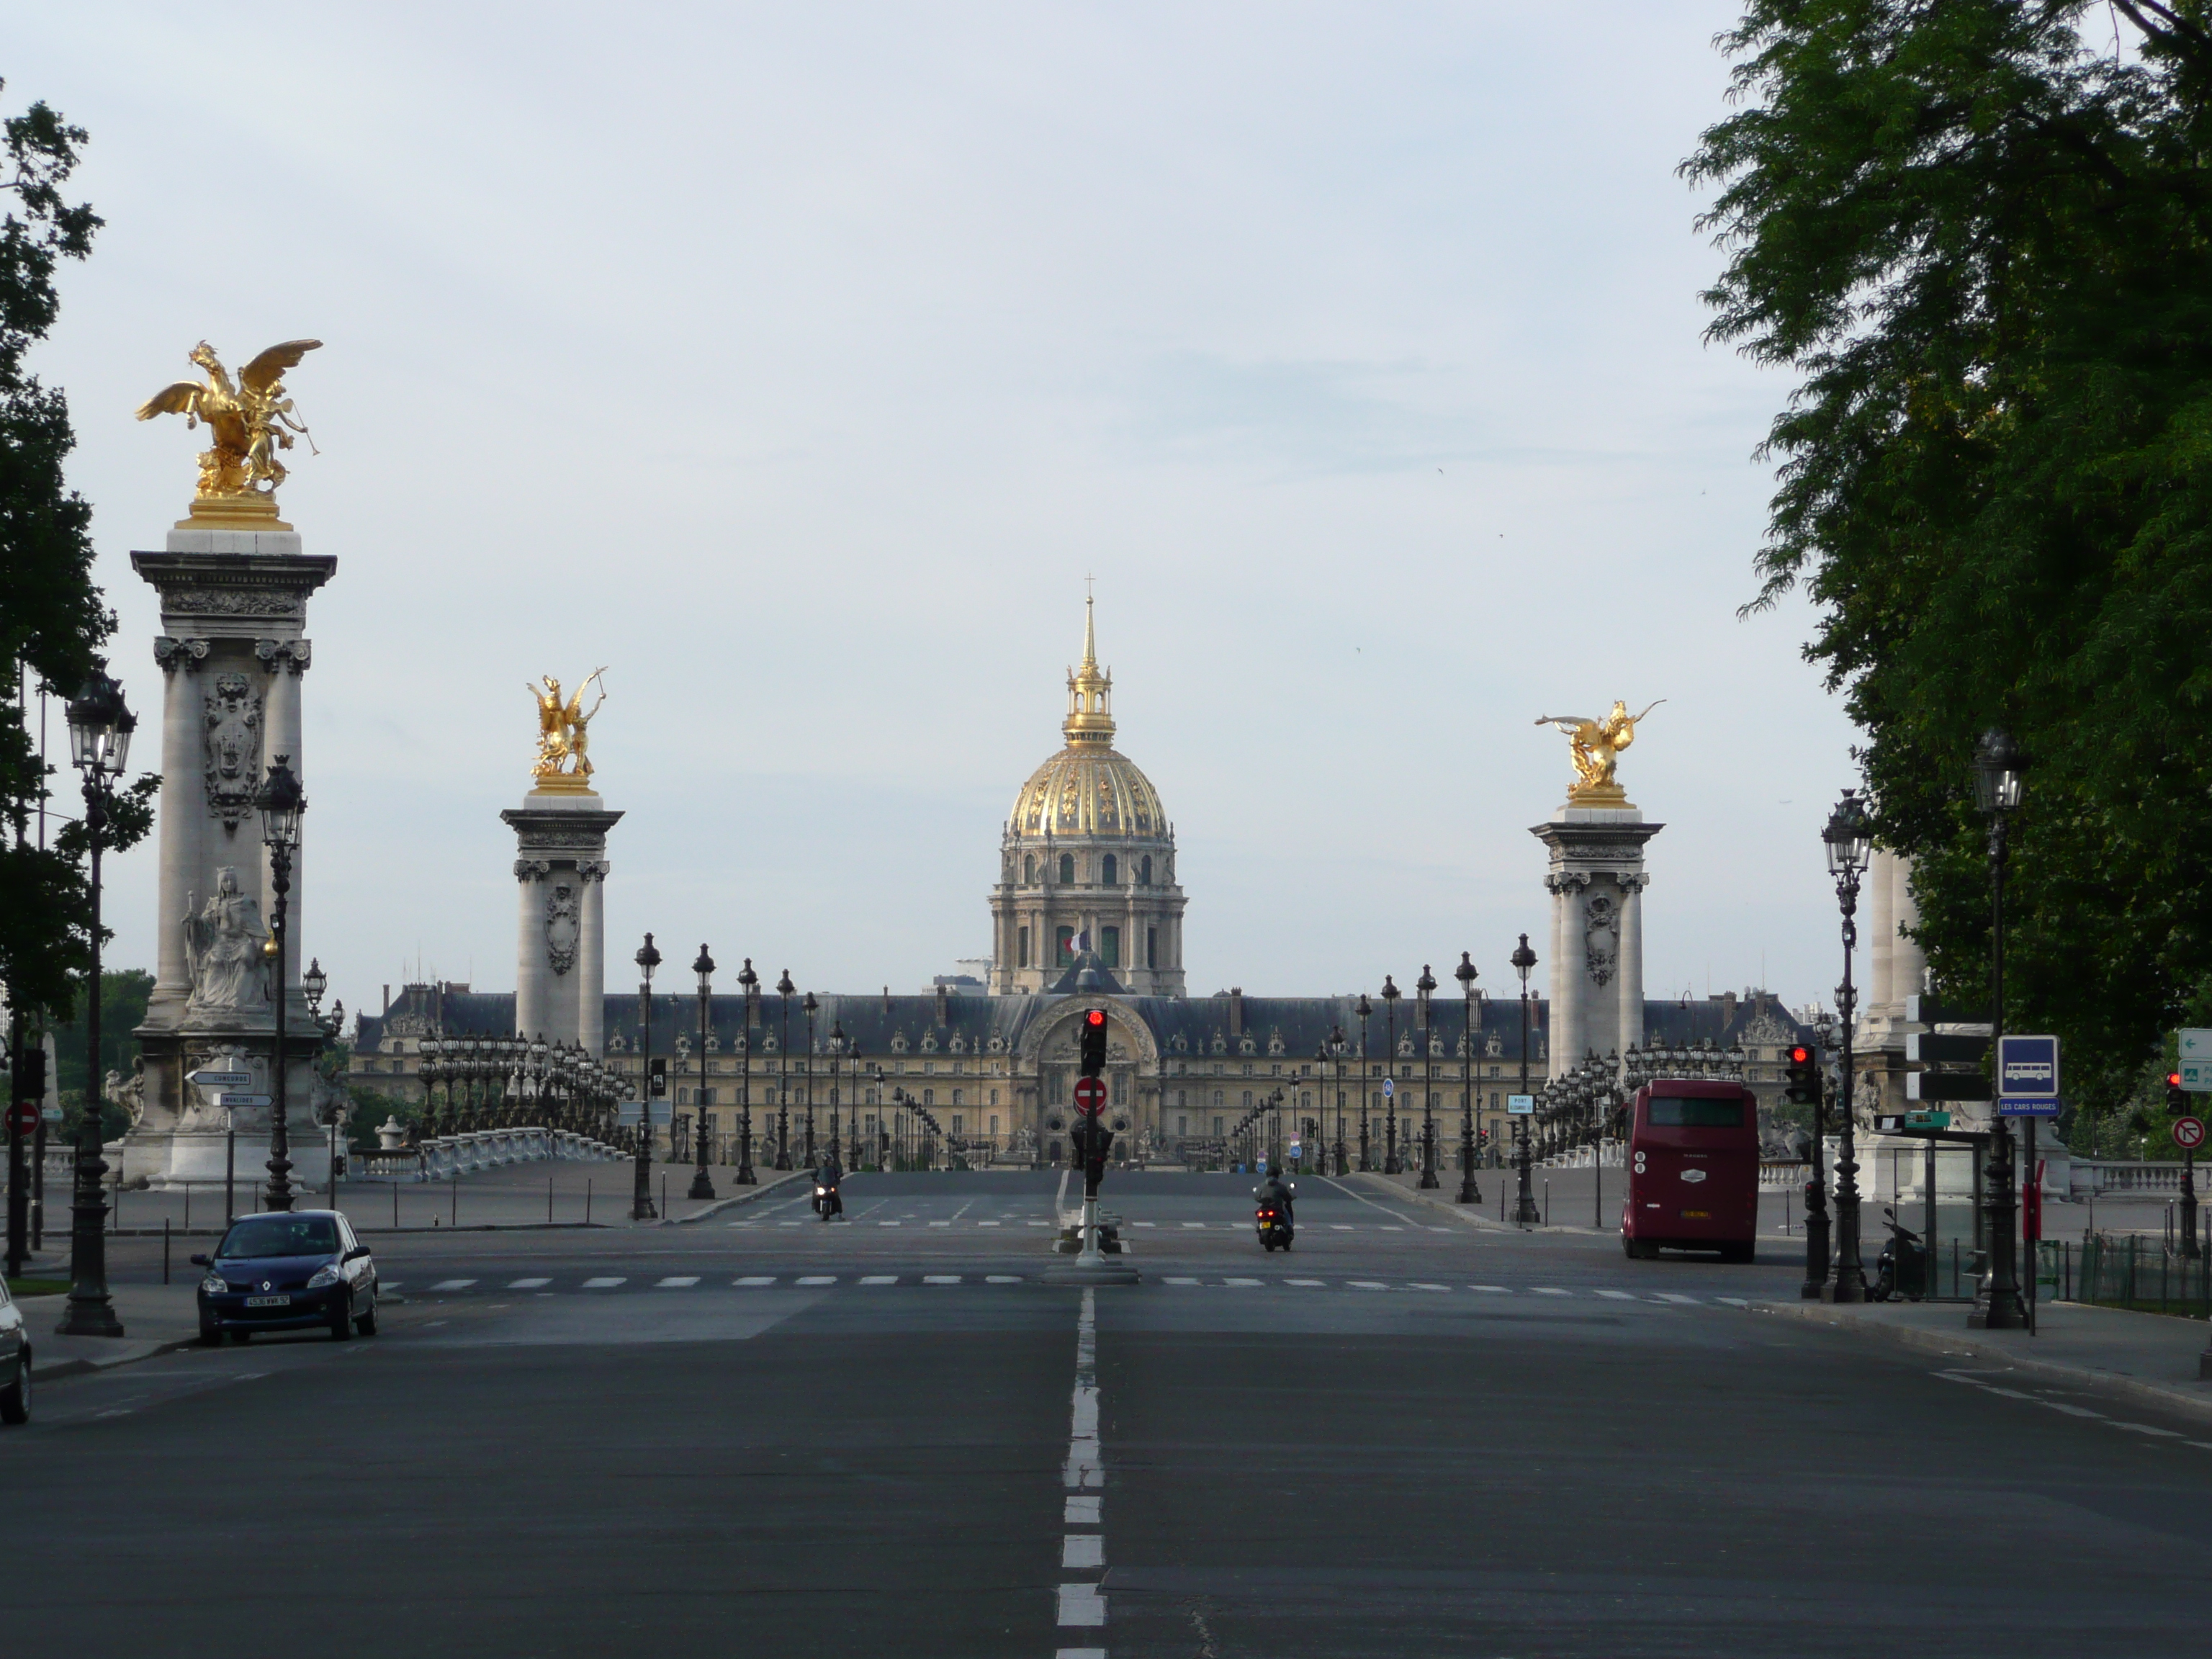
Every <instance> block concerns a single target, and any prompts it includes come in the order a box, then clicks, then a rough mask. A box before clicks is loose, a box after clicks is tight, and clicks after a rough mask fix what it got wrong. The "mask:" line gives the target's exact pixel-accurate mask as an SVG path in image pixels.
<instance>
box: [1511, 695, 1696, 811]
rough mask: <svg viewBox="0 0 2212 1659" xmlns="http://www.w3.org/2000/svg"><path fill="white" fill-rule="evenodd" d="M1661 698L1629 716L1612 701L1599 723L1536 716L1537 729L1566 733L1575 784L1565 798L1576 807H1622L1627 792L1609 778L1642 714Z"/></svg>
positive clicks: (1569, 717)
mask: <svg viewBox="0 0 2212 1659" xmlns="http://www.w3.org/2000/svg"><path fill="white" fill-rule="evenodd" d="M1666 701H1667V699H1666V698H1664V697H1662V698H1660V699H1659V702H1655V703H1653V704H1652V705H1651V707H1650V708H1646V709H1645V710H1644V713H1643V714H1630V713H1629V712H1628V705H1627V704H1626V702H1621V701H1620V700H1619V699H1618V698H1616V699H1615V700H1614V702H1613V712H1612V713H1611V714H1607V715H1606V716H1605V718H1604V719H1602V720H1592V719H1590V717H1589V715H1587V714H1539V715H1538V716H1537V717H1536V724H1537V725H1539V726H1557V727H1558V728H1559V730H1560V731H1562V732H1565V733H1566V734H1567V743H1568V746H1569V748H1570V749H1571V751H1572V753H1573V755H1574V762H1575V781H1574V786H1573V787H1571V788H1570V789H1569V790H1568V791H1567V799H1568V800H1569V802H1571V803H1572V804H1574V805H1615V804H1625V803H1626V800H1627V794H1628V792H1627V791H1626V790H1625V789H1623V788H1622V787H1620V782H1619V781H1617V780H1616V779H1615V778H1614V776H1613V769H1614V766H1615V763H1617V762H1618V760H1619V758H1620V751H1621V750H1624V749H1626V748H1627V747H1628V745H1629V744H1632V743H1634V742H1635V741H1636V728H1637V726H1638V723H1639V722H1640V721H1642V720H1644V718H1645V716H1646V715H1649V714H1650V713H1651V709H1652V708H1657V707H1658V706H1659V703H1660V702H1666Z"/></svg>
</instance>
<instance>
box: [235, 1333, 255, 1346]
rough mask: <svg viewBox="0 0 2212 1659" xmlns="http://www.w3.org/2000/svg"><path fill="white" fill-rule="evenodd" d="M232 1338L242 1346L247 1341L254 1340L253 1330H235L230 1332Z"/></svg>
mask: <svg viewBox="0 0 2212 1659" xmlns="http://www.w3.org/2000/svg"><path fill="white" fill-rule="evenodd" d="M230 1340H232V1341H234V1342H235V1343H237V1344H238V1346H240V1347H241V1348H242V1347H244V1346H246V1344H247V1343H249V1342H251V1341H252V1340H253V1333H252V1331H233V1332H232V1333H231V1334H230Z"/></svg>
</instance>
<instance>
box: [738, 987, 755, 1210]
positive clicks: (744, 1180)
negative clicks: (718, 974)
mask: <svg viewBox="0 0 2212 1659" xmlns="http://www.w3.org/2000/svg"><path fill="white" fill-rule="evenodd" d="M738 990H740V991H741V992H743V993H744V1015H743V1017H742V1018H740V1019H739V1020H738V1176H737V1181H738V1186H740V1187H757V1186H759V1185H760V1177H759V1176H757V1175H755V1174H754V1173H753V1007H754V1005H755V1003H756V1002H757V1000H758V999H759V997H760V975H758V974H756V973H755V972H753V959H752V958H751V957H746V958H745V965H744V968H743V969H740V970H739V971H738Z"/></svg>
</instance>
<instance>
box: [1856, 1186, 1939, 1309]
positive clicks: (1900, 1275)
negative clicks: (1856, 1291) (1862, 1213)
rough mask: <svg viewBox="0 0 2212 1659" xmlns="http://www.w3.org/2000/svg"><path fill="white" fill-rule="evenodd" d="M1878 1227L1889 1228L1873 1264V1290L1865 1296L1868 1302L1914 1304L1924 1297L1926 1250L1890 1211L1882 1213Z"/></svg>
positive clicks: (1925, 1292)
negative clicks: (1881, 1219)
mask: <svg viewBox="0 0 2212 1659" xmlns="http://www.w3.org/2000/svg"><path fill="white" fill-rule="evenodd" d="M1882 1215H1883V1217H1884V1220H1883V1222H1882V1225H1884V1226H1885V1227H1887V1228H1888V1229H1889V1243H1887V1244H1885V1245H1883V1246H1882V1247H1881V1257H1880V1258H1879V1259H1878V1260H1877V1261H1875V1272H1874V1288H1873V1289H1872V1290H1871V1291H1869V1292H1868V1293H1867V1299H1868V1300H1869V1301H1871V1302H1897V1301H1906V1302H1917V1301H1919V1300H1920V1299H1921V1298H1922V1297H1924V1296H1926V1295H1927V1294H1928V1247H1927V1246H1926V1245H1925V1244H1923V1243H1921V1242H1920V1235H1919V1234H1918V1233H1916V1232H1914V1231H1912V1229H1911V1228H1910V1227H1907V1226H1905V1225H1903V1224H1902V1223H1900V1222H1899V1220H1898V1218H1897V1212H1896V1211H1895V1210H1894V1209H1890V1208H1885V1209H1884V1210H1883V1211H1882Z"/></svg>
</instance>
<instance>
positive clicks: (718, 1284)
mask: <svg viewBox="0 0 2212 1659" xmlns="http://www.w3.org/2000/svg"><path fill="white" fill-rule="evenodd" d="M481 1282H482V1281H481V1280H478V1279H439V1280H437V1281H436V1282H435V1283H434V1284H431V1285H425V1286H424V1287H422V1290H421V1291H418V1292H417V1294H418V1295H422V1296H459V1295H462V1294H465V1293H466V1292H468V1291H473V1290H475V1289H476V1288H477V1286H478V1285H479V1284H481ZM1037 1282H1039V1281H1038V1280H1036V1279H1035V1278H1033V1277H1032V1276H1030V1275H1028V1274H1024V1273H860V1274H844V1273H790V1274H786V1273H747V1274H745V1275H744V1276H743V1277H741V1278H737V1279H729V1280H726V1281H722V1280H714V1279H707V1278H705V1277H703V1276H702V1275H700V1274H696V1273H676V1274H671V1275H670V1276H668V1277H666V1278H664V1279H653V1280H652V1281H650V1282H649V1284H647V1283H641V1285H640V1288H641V1289H652V1290H657V1291H689V1290H696V1289H698V1288H699V1287H701V1286H702V1285H704V1286H706V1287H707V1288H708V1289H709V1290H712V1289H715V1288H727V1289H730V1290H739V1291H751V1290H769V1289H773V1288H775V1287H777V1286H780V1285H781V1286H790V1287H793V1288H799V1289H805V1290H827V1289H829V1288H831V1287H833V1286H837V1285H867V1286H870V1287H872V1288H882V1287H884V1286H887V1285H1028V1284H1034V1283H1037ZM1152 1282H1153V1283H1155V1284H1159V1285H1176V1286H1177V1287H1181V1288H1188V1289H1206V1288H1209V1287H1211V1288H1213V1289H1218V1290H1238V1291H1249V1290H1264V1289H1267V1288H1271V1287H1273V1288H1279V1289H1288V1290H1299V1291H1327V1290H1346V1291H1365V1292H1369V1293H1373V1292H1376V1291H1382V1292H1385V1293H1389V1292H1399V1291H1403V1292H1409V1293H1416V1294H1425V1295H1430V1296H1449V1295H1454V1294H1464V1293H1467V1292H1474V1293H1475V1294H1478V1295H1482V1296H1491V1297H1498V1296H1541V1297H1556V1298H1559V1299H1562V1300H1570V1301H1572V1300H1583V1299H1588V1300H1590V1301H1594V1302H1606V1303H1613V1304H1620V1303H1627V1304H1633V1305H1636V1306H1638V1307H1649V1308H1702V1307H1709V1306H1715V1305H1717V1306H1722V1307H1729V1308H1750V1307H1752V1306H1753V1305H1755V1304H1754V1303H1753V1299H1752V1298H1751V1297H1741V1296H1689V1295H1686V1294H1684V1293H1683V1292H1681V1291H1624V1290H1617V1289H1613V1288H1610V1287H1607V1286H1602V1285H1600V1286H1592V1287H1589V1288H1587V1289H1581V1290H1570V1289H1567V1288H1565V1286H1562V1285H1447V1284H1441V1283H1439V1282H1437V1280H1435V1279H1400V1280H1395V1281H1393V1280H1386V1279H1255V1278H1252V1277H1249V1276H1246V1275H1225V1276H1224V1277H1221V1278H1218V1279H1207V1278H1201V1277H1200V1276H1199V1275H1197V1274H1194V1273H1167V1274H1164V1275H1162V1276H1161V1277H1159V1278H1158V1279H1154V1280H1153V1281H1152ZM630 1283H631V1280H630V1279H629V1278H628V1277H627V1276H623V1275H617V1274H608V1275H603V1276H600V1277H596V1278H590V1279H577V1280H573V1281H570V1282H568V1283H567V1284H565V1285H564V1284H562V1283H561V1282H559V1281H557V1280H556V1279H550V1278H545V1277H533V1278H529V1279H509V1280H507V1282H506V1284H505V1285H502V1286H498V1287H495V1288H501V1289H505V1290H510V1291H564V1290H574V1291H615V1290H619V1289H621V1288H622V1287H623V1285H629V1284H630ZM380 1288H381V1289H382V1290H384V1291H386V1292H387V1293H391V1294H397V1293H398V1291H401V1290H402V1289H403V1288H404V1286H403V1285H402V1284H401V1282H400V1281H399V1280H398V1279H386V1280H384V1281H382V1283H381V1285H380Z"/></svg>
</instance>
